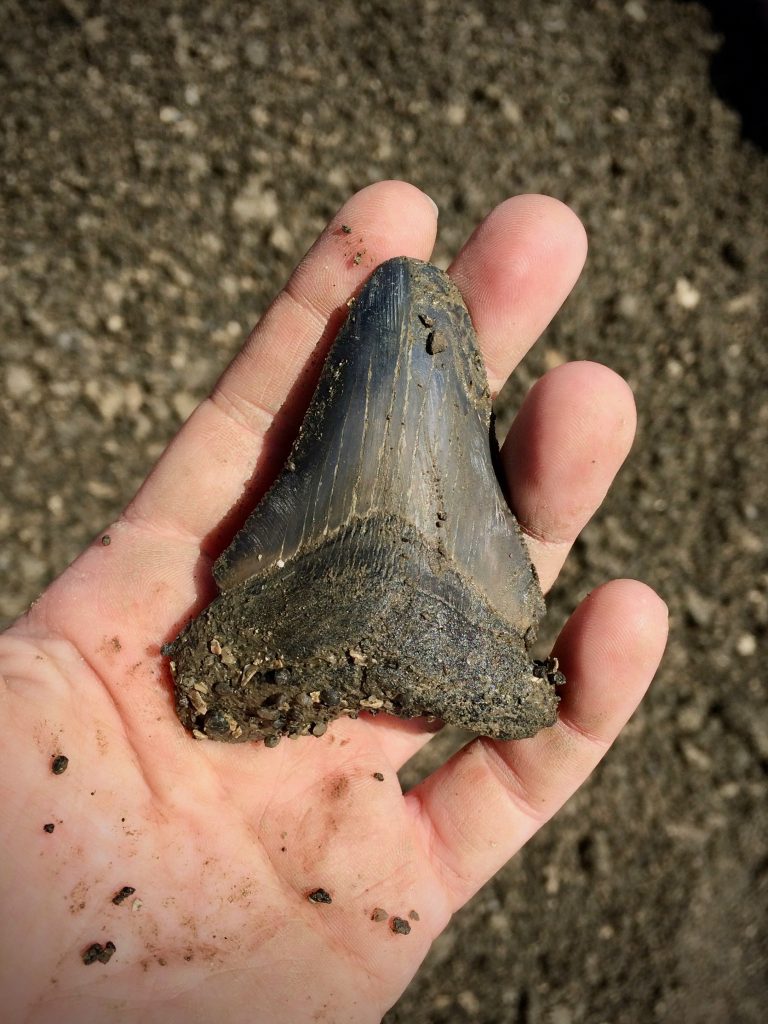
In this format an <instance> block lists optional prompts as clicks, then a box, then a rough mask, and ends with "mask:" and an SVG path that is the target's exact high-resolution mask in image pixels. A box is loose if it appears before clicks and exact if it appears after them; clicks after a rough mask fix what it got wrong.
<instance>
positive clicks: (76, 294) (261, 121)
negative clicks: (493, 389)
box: [0, 0, 768, 1024]
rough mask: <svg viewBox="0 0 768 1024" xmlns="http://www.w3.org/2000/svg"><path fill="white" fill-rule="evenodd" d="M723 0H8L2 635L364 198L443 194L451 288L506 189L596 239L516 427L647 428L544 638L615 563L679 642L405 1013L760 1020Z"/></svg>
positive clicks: (758, 529)
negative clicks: (584, 404) (564, 383)
mask: <svg viewBox="0 0 768 1024" xmlns="http://www.w3.org/2000/svg"><path fill="white" fill-rule="evenodd" d="M710 6H711V7H712V8H713V9H714V15H715V21H714V22H713V20H712V16H711V14H710V12H709V11H708V10H707V8H706V6H704V5H702V4H699V3H694V2H675V0H653V2H650V0H630V2H626V3H622V2H618V0H616V2H614V0H594V2H590V3H582V2H579V0H551V2H534V0H513V2H503V3H502V2H501V0H482V2H481V0H475V2H470V3H463V2H462V3H459V2H458V0H441V2H440V3H438V2H436V0H425V2H423V3H420V4H411V3H405V2H404V0H390V2H388V3H378V2H370V3H364V4H354V3H352V2H351V0H348V2H340V3H338V4H334V5H332V7H331V6H329V5H323V4H312V3H308V2H307V0H301V2H295V3H291V2H289V3H285V4H253V3H251V4H246V3H240V2H238V0H234V2H229V0H228V2H218V0H211V2H207V3H206V2H200V3H192V4H190V3H182V2H181V0H161V2H159V3H154V4H147V5H144V4H141V5H140V4H131V3H127V2H121V0H118V2H116V3H111V4H106V3H97V2H93V0H41V2H39V3H36V4H34V5H32V4H24V3H22V2H21V0H0V11H1V12H2V23H3V43H2V48H0V145H1V146H2V153H3V165H4V176H3V179H2V182H0V226H1V228H2V230H0V293H1V294H2V302H0V337H1V338H2V348H3V357H2V367H0V374H1V377H0V379H1V380H2V388H1V389H0V467H1V468H2V479H3V484H2V494H1V495H0V539H1V540H2V545H1V546H0V568H1V569H2V572H3V576H4V579H5V580H6V587H5V588H4V594H3V596H2V597H1V598H0V618H2V619H3V620H5V621H10V619H11V618H12V617H13V616H15V615H16V614H17V613H19V612H20V611H22V610H23V609H24V607H25V606H26V605H27V603H28V602H29V601H30V600H32V599H33V598H34V596H35V595H36V594H37V592H38V591H39V589H40V588H41V587H42V586H43V585H44V584H45V583H46V582H47V581H48V580H50V579H51V577H52V576H53V575H54V574H55V573H56V572H58V571H60V570H61V569H62V568H63V567H64V566H65V565H66V564H67V562H68V561H69V560H70V559H71V558H72V557H73V556H74V555H75V554H76V553H77V552H78V550H79V549H80V548H81V547H82V546H83V545H84V544H85V543H87V542H88V541H89V540H90V539H91V538H92V537H93V535H94V534H95V533H96V532H97V531H98V530H99V528H100V526H101V525H102V524H103V523H105V522H108V521H109V519H110V517H112V516H114V515H115V514H116V512H117V510H118V509H119V508H120V506H121V504H122V503H123V502H124V501H125V500H126V499H127V498H128V497H129V496H130V495H131V494H132V492H133V491H134V489H135V488H136V486H137V485H138V483H139V482H140V480H141V479H142V477H143V476H144V474H145V473H146V471H147V469H148V468H149V467H150V466H151V464H152V462H153V460H154V459H155V458H156V457H157V455H158V454H159V452H160V451H161V450H162V448H163V446H164V445H165V444H166V442H167V441H168V439H169V438H170V437H171V436H172V434H173V433H174V431H175V430H176V428H177V427H178V425H179V424H180V423H181V422H182V420H183V419H184V418H185V417H186V416H187V415H188V414H189V412H190V411H191V410H192V408H193V407H194V404H195V403H196V401H197V400H198V399H199V398H200V397H201V396H202V395H203V394H204V393H205V391H206V389H207V388H209V387H210V386H211V384H212V383H213V381H214V380H215V378H216V376H217V374H218V373H219V371H220V369H221V368H222V367H223V366H224V364H225V363H226V361H227V360H228V359H229V358H230V357H231V356H232V355H233V354H234V352H235V351H236V350H237V348H238V346H239V345H240V343H241V342H242V340H243V338H244V336H245V335H246V333H247V331H248V330H249V328H250V326H251V324H252V323H253V322H254V321H255V319H256V318H257V316H258V315H259V313H260V312H261V311H262V310H263V309H264V308H265V305H266V303H267V302H268V300H269V298H270V297H271V295H272V294H273V293H274V292H275V290H276V289H277V288H278V287H279V285H280V284H281V283H282V281H283V280H284V278H285V276H286V274H287V272H288V271H289V269H290V268H291V266H292V265H293V264H294V262H295V261H296V259H297V258H298V257H299V256H300V255H301V253H302V252H303V251H304V250H305V249H306V247H307V246H308V244H309V243H310V242H311V241H312V239H313V238H314V236H315V235H316V233H317V231H318V230H319V229H320V228H321V227H322V226H323V224H324V222H325V220H326V219H327V217H328V216H329V215H330V214H331V213H332V212H333V211H334V210H335V209H336V208H337V207H338V205H339V204H340V203H341V202H342V201H343V200H344V199H345V198H346V197H347V196H348V195H349V193H350V192H351V191H353V190H354V189H356V188H358V187H360V186H362V185H364V184H366V183H368V182H370V181H373V180H376V179H379V178H384V177H400V178H405V179H408V180H411V181H413V182H414V183H415V184H417V185H419V186H420V187H421V188H423V189H424V190H425V191H426V192H428V193H429V194H430V195H431V196H432V197H433V198H434V199H435V200H436V202H437V203H438V205H439V207H440V211H441V214H440V221H441V233H440V240H439V243H438V250H437V253H436V258H437V260H438V262H441V263H442V264H443V265H445V264H446V263H447V261H448V259H449V257H450V254H451V253H452V252H453V251H455V249H456V247H457V246H458V245H459V244H461V241H462V240H463V238H464V237H465V236H466V234H467V233H468V232H469V231H470V230H471V229H472V228H473V227H474V226H475V224H476V223H477V222H478V220H479V219H480V218H481V217H482V216H483V215H484V214H485V213H486V212H488V210H490V209H491V208H492V207H493V205H495V204H496V203H498V202H499V201H501V200H503V199H504V198H505V197H506V196H508V195H510V194H512V193H515V192H520V191H528V192H533V191H541V192H548V193H550V194H552V195H555V196H558V197H559V198H561V199H563V200H565V201H566V202H568V203H570V204H571V205H572V206H573V207H574V209H575V210H576V211H577V212H578V213H579V215H580V216H581V217H582V219H583V220H584V222H585V224H586V226H587V229H588V232H589V235H590V242H591V255H590V259H589V262H588V265H587V269H586V271H585V273H584V275H583V277H582V280H581V282H580V284H579V285H578V287H577V288H576V291H575V292H574V294H573V296H572V297H571V299H570V300H569V301H568V303H567V304H566V306H565V308H564V309H563V311H562V312H561V314H560V316H559V317H558V318H557V321H556V322H555V323H554V324H553V325H552V326H551V328H550V329H549V330H548V331H547V332H546V335H545V337H544V339H543V341H542V342H541V343H540V344H539V345H538V346H537V348H536V349H535V351H534V352H533V353H532V354H531V355H530V356H529V357H528V358H527V359H526V360H525V362H524V363H523V365H522V366H521V368H520V369H519V371H518V373H517V374H516V376H515V378H514V381H513V382H512V383H511V385H510V386H509V387H508V388H507V389H505V393H504V395H503V396H502V402H501V411H502V422H505V421H506V422H509V418H510V417H511V415H512V413H513V411H514V409H515V407H516V406H518V405H519V402H520V400H521V397H522V396H523V395H524V393H525V391H526V389H527V388H528V387H529V386H530V384H531V383H532V382H533V381H534V380H535V379H536V378H537V377H538V376H539V375H540V374H541V373H542V372H544V371H545V370H546V369H547V368H549V367H552V366H555V365H558V364H559V363H561V362H563V361H565V360H569V359H583V358H590V359H596V360H598V361H600V362H604V363H607V364H608V365H610V366H612V367H614V368H615V369H616V370H618V371H619V372H620V373H622V374H624V375H625V376H626V377H627V378H628V379H629V381H630V383H631V384H632V386H633V388H634V391H635V394H636V397H637V401H638V406H639V414H640V433H639V437H638V441H637V443H636V445H635V449H634V451H633V453H632V455H631V456H630V459H629V462H628V464H627V466H626V467H625V469H624V471H623V472H622V474H621V476H620V478H619V480H618V482H617V484H616V486H615V488H614V489H613V491H612V493H611V495H610V497H609V498H608V500H607V502H606V504H605V506H604V508H603V509H602V511H601V512H600V513H599V515H598V516H597V517H596V518H595V519H594V521H593V522H592V523H591V524H590V525H589V526H588V527H587V529H586V530H585V531H584V534H583V536H582V538H581V539H580V540H579V542H578V544H577V545H576V548H575V550H574V552H573V555H572V557H571V559H570V561H569V564H568V566H567V568H566V569H565V570H564V572H563V574H562V576H561V579H560V581H559V582H558V584H557V586H556V588H555V591H554V593H553V594H552V595H551V597H550V599H549V605H550V614H549V616H548V618H547V620H546V627H545V631H549V632H548V636H545V637H544V638H543V647H546V645H547V642H548V641H551V639H552V636H553V635H554V632H555V631H556V628H557V624H558V623H561V622H562V621H563V620H564V618H565V616H566V615H567V614H568V612H569V611H570V610H571V609H572V608H573V607H574V605H575V604H576V603H577V601H578V600H579V599H580V598H581V597H582V596H583V595H584V594H585V593H586V592H587V591H589V590H590V589H591V588H592V587H594V586H595V585H596V584H598V583H599V582H601V581H602V580H604V579H605V578H607V577H611V576H616V575H623V576H634V577H639V578H642V579H645V580H647V581H648V582H650V583H651V584H652V585H654V586H655V587H656V588H657V589H658V590H659V591H660V592H661V594H662V596H663V597H664V598H665V599H666V600H667V602H668V603H669V604H670V608H671V626H672V637H671V644H670V649H669V652H668V655H667V657H666V658H665V661H664V663H663V666H662V670H661V672H660V674H659V677H658V679H657V682H656V684H655V685H654V687H653V689H652V692H651V694H650V695H649V697H648V699H647V701H646V702H645V703H644V705H643V707H642V709H641V710H640V711H639V712H638V714H637V715H636V716H635V717H634V719H633V720H632V722H631V723H630V725H629V727H628V728H627V730H626V732H625V734H624V736H623V738H622V739H621V741H620V742H619V744H618V745H617V747H616V749H615V750H614V751H613V752H612V753H611V754H610V756H609V757H608V759H607V760H606V762H605V764H604V765H603V766H602V767H601V768H600V770H599V771H598V772H597V773H596V774H595V776H594V777H593V779H592V781H591V782H590V783H589V784H588V785H587V786H586V787H585V788H584V789H583V791H582V792H580V793H579V794H578V795H577V796H576V797H575V798H574V799H573V800H572V801H571V802H570V803H569V804H568V806H567V807H566V808H565V810H564V811H563V813H562V814H560V815H559V816H558V818H557V819H556V820H555V821H554V822H552V823H551V824H550V825H549V826H547V827H546V828H545V829H544V830H543V831H542V832H541V834H540V835H539V836H538V837H537V838H536V839H535V840H534V841H533V842H531V843H530V844H529V846H528V847H527V848H526V849H525V850H524V851H523V852H522V854H521V855H520V856H519V857H517V858H516V859H515V861H514V862H513V863H512V864H510V865H509V866H508V867H507V868H506V869H505V870H504V871H503V872H501V873H500V874H499V875H498V876H497V877H496V878H495V879H494V880H493V881H492V882H491V883H490V884H489V885H488V886H486V887H485V888H484V889H483V890H482V892H481V893H479V894H478V896H477V897H476V898H475V899H474V900H473V901H472V902H471V903H470V905H469V906H468V907H467V908H465V910H464V911H462V912H461V913H460V914H459V915H458V916H457V918H456V919H455V920H454V921H453V922H452V924H451V926H450V927H449V929H448V931H447V932H446V933H445V935H444V936H443V937H442V938H441V939H440V940H439V941H438V942H437V943H436V945H435V947H434V949H433V951H432V953H431V955H430V957H429V959H428V961H427V963H426V964H425V965H424V967H423V969H422V970H421V972H420V974H419V975H418V977H417V978H416V980H415V981H414V983H413V984H412V986H411V987H410V988H409V990H408V991H407V992H406V994H405V995H404V996H403V998H402V999H401V1001H400V1002H399V1003H398V1005H397V1006H396V1007H395V1008H394V1009H393V1010H392V1011H391V1013H390V1014H389V1015H388V1018H387V1020H388V1021H389V1024H397V1022H401V1021H402V1022H405V1021H409V1022H411V1024H413V1022H427V1021H429V1022H441V1021H446V1022H447V1021H463V1020H466V1021H479V1022H485V1024H490V1022H494V1024H497V1022H510V1024H539V1022H542V1024H544V1022H547V1024H550V1022H551V1024H582V1022H585V1024H600V1022H607V1021H610V1022H612V1024H617V1022H628V1024H634V1022H637V1021H658V1022H664V1024H666V1022H670V1024H671V1022H673V1021H674V1022H677V1021H679V1020H685V1021H687V1022H694V1024H697V1022H701V1024H708V1022H722V1021H726V1020H727V1021H730V1020H738V1021H740V1022H747V1024H751V1022H757V1021H759V1020H762V1019H763V1017H764V1006H765V1002H766V996H767V995H768V992H767V991H766V988H767V986H766V966H767V965H766V935H765V931H764V920H765V911H766V887H768V867H767V862H766V856H765V835H766V831H767V830H768V821H767V820H766V817H767V816H766V810H765V798H764V793H765V775H766V768H767V766H768V718H767V716H766V703H767V702H768V698H767V697H766V690H765V684H764V676H765V668H764V662H763V658H764V656H765V636H766V627H767V626H768V560H767V558H766V554H767V552H768V542H767V541H766V535H765V506H766V490H767V489H768V477H767V475H766V472H765V461H764V459H765V451H766V447H767V445H768V400H767V399H766V384H768V344H767V343H768V318H767V317H766V293H765V267H766V265H767V263H768V231H766V227H767V226H768V154H767V153H766V148H765V147H766V140H767V139H768V134H767V133H766V130H765V128H766V126H765V108H764V104H763V106H762V107H761V105H760V104H759V103H757V102H755V99H754V96H755V90H756V89H760V88H761V87H764V86H765V81H764V75H762V76H761V73H760V70H759V68H760V65H759V64H758V65H756V64H754V55H755V54H758V57H759V54H761V53H762V54H763V64H762V67H766V66H768V56H766V54H768V47H766V44H765V39H766V35H765V34H761V33H762V32H763V28H762V27H761V26H762V25H763V23H762V22H760V21H759V18H760V16H761V11H763V10H764V5H761V4H760V3H758V0H755V3H754V4H750V3H745V4H743V5H741V7H742V8H743V10H744V11H745V12H746V11H747V10H748V11H749V12H750V17H752V18H753V24H749V25H748V26H747V29H748V35H744V34H743V33H742V35H741V36H739V25H738V24H737V25H736V27H735V28H734V22H733V19H732V18H731V19H730V20H728V19H727V18H725V17H724V15H723V10H724V7H723V5H722V4H718V3H712V4H711V5H710ZM746 18H747V15H746V14H745V19H746ZM737 21H738V19H737ZM719 30H720V31H724V32H727V33H728V34H727V36H726V37H725V38H724V37H723V36H722V35H719V34H718V31H719ZM766 31H768V30H766ZM740 39H741V40H742V42H741V43H740V41H739V40H740ZM745 40H746V41H745ZM750 59H751V60H753V64H751V65H750V64H748V61H749V60H750ZM740 75H741V77H739V76H740ZM745 83H746V85H745ZM745 89H746V90H747V91H746V92H745ZM763 95H765V94H763ZM745 96H746V99H745ZM734 103H735V104H741V110H740V109H737V108H736V107H734V106H732V105H731V104H734ZM761 117H762V120H761ZM456 739H457V738H456V737H455V735H451V734H449V733H446V734H444V735H442V736H440V737H439V738H438V739H437V740H436V741H435V742H434V743H433V744H432V745H430V747H429V748H428V752H427V753H426V754H425V755H424V756H423V757H422V758H421V760H420V761H419V763H417V764H412V765H410V766H408V769H407V772H406V776H405V778H404V781H405V782H406V784H407V783H408V782H409V781H412V780H413V779H414V778H416V777H418V776H419V775H420V774H423V772H424V771H426V770H428V768H429V767H430V764H431V763H435V762H436V761H437V760H439V759H441V758H442V757H443V756H444V755H445V753H446V750H447V749H448V748H449V747H450V745H451V744H452V743H455V742H456ZM430 759H431V760H430Z"/></svg>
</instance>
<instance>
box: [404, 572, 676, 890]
mask: <svg viewBox="0 0 768 1024" xmlns="http://www.w3.org/2000/svg"><path fill="white" fill-rule="evenodd" d="M666 636H667V609H666V606H665V605H664V603H663V602H662V601H661V599H660V598H659V597H657V595H656V594H655V593H654V592H653V591H652V590H650V589H649V588H648V587H646V586H645V585H644V584H642V583H638V582H636V581H634V580H616V581H614V582H613V583H608V584H606V585H605V586H603V587H600V588H599V589H598V590H596V591H594V592H593V593H592V594H590V596H589V597H587V598H586V600H585V601H584V602H583V603H582V604H581V605H580V606H579V608H578V609H577V610H576V612H575V613H574V615H573V616H572V618H571V619H570V621H569V622H568V624H567V625H566V627H565V628H564V630H563V632H562V633H561V635H560V638H559V639H558V642H557V645H556V654H557V657H558V658H559V659H560V664H561V667H562V669H563V671H564V672H565V674H566V678H567V680H568V682H567V685H566V686H565V688H564V691H563V699H562V703H561V705H560V714H559V718H558V722H557V724H556V725H554V726H553V727H552V728H551V729H545V730H544V731H542V732H540V733H539V734H538V735H537V736H535V737H534V738H533V739H530V740H521V741H518V742H512V743H500V742H494V741H491V740H487V739H478V740H475V741H473V742H472V743H470V744H469V745H468V746H466V747H464V748H463V749H462V750H461V751H459V753H458V754H456V755H455V756H454V757H452V758H451V759H450V760H449V761H447V762H446V764H444V765H443V766H442V768H440V769H439V770H438V771H436V772H434V773H433V774H432V775H431V776H429V777H428V778H427V779H425V780H424V782H422V783H421V784H420V785H419V786H417V787H416V788H415V789H413V790H411V792H410V793H408V794H407V796H406V798H405V799H406V801H407V802H408V803H409V804H410V808H411V810H412V813H413V815H414V817H415V819H416V822H417V826H418V828H419V829H420V831H421V835H422V839H423V842H424V844H425V845H426V846H427V847H428V848H429V852H430V854H431V855H432V857H433V860H434V865H435V870H436V872H437V873H438V875H439V876H440V878H441V880H442V882H443V884H444V886H445V890H446V895H447V899H448V902H449V906H450V908H451V909H452V910H455V909H458V908H459V907H460V906H461V905H462V904H463V903H464V902H465V901H466V900H467V899H469V897H470V896H471V895H472V894H473V893H474V892H475V891H476V890H477V889H479V888H480V886H481V885H483V884H484V883H485V882H486V881H487V880H488V878H490V877H491V875H493V874H494V872H496V871H497V870H498V869H499V868H500V867H501V866H502V865H503V864H504V863H505V861H506V860H508V859H509V857H511V856H512V855H513V854H514V853H515V852H516V851H517V850H519V849H520V847H521V846H522V845H523V844H524V843H525V842H527V840H528V839H529V838H530V837H531V836H532V835H533V834H534V833H535V832H536V831H537V830H538V829H539V828H540V827H541V825H542V824H544V822H545V821H547V820H548V819H549V818H550V817H551V816H552V815H553V814H554V813H555V811H557V810H558V808H559V807H560V806H561V805H562V804H563V803H564V802H565V801H566V800H567V799H568V797H569V796H570V795H571V794H572V793H573V792H574V790H576V789H577V788H578V786H580V785H581V783H582V782H583V781H584V780H585V779H586V778H587V776H588V775H589V774H590V772H591V771H592V770H593V768H594V767H595V765H596V764H597V763H598V762H599V761H600V759H601V758H602V757H603V755H604V754H605V752H606V751H607V749H608V747H609V746H610V744H611V743H612V742H613V740H614V739H615V737H616V735H617V734H618V732H619V730H620V729H621V728H622V726H623V725H624V723H625V722H626V721H627V719H628V718H629V716H630V715H631V714H632V712H633V711H634V710H635V708H636V706H637V704H638V703H639V701H640V699H641V698H642V696H643V694H644V693H645V690H646V688H647V687H648V685H649V683H650V681H651V679H652V678H653V674H654V672H655V671H656V668H657V666H658V663H659V661H660V659H661V655H662V652H663V650H664V644H665V642H666Z"/></svg>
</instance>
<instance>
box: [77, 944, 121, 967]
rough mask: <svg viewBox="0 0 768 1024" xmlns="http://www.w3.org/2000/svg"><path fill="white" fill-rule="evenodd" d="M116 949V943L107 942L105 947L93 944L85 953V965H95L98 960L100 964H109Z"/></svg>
mask: <svg viewBox="0 0 768 1024" xmlns="http://www.w3.org/2000/svg"><path fill="white" fill-rule="evenodd" d="M116 948H117V947H116V946H115V944H114V942H105V943H104V945H103V946H102V945H101V943H100V942H93V943H91V945H90V946H89V947H88V948H87V949H86V951H85V952H84V953H83V963H84V964H94V963H96V961H97V960H98V961H99V963H102V964H108V963H109V961H110V960H111V959H112V954H113V953H114V952H115V950H116Z"/></svg>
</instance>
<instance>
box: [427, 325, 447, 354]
mask: <svg viewBox="0 0 768 1024" xmlns="http://www.w3.org/2000/svg"><path fill="white" fill-rule="evenodd" d="M447 348H448V342H447V341H446V340H445V335H444V334H441V333H440V332H439V331H431V332H430V333H429V334H428V335H427V352H428V353H429V355H431V356H436V355H438V354H439V353H440V352H445V350H446V349H447Z"/></svg>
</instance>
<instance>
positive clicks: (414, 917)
mask: <svg viewBox="0 0 768 1024" xmlns="http://www.w3.org/2000/svg"><path fill="white" fill-rule="evenodd" d="M408 917H410V919H411V920H412V921H420V920H421V918H420V917H419V913H418V911H417V910H410V911H409V912H408Z"/></svg>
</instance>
